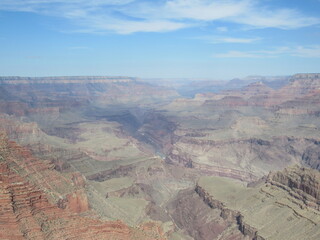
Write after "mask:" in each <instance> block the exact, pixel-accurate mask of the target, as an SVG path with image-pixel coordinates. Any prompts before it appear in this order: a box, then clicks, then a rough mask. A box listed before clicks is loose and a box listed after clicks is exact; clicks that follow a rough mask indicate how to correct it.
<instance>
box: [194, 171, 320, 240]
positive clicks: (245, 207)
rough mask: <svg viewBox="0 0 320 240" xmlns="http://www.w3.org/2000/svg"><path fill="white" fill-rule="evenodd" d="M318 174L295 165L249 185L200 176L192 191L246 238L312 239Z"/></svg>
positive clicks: (319, 221)
mask: <svg viewBox="0 0 320 240" xmlns="http://www.w3.org/2000/svg"><path fill="white" fill-rule="evenodd" d="M319 177H320V173H319V171H317V170H313V169H307V168H301V167H298V166H294V167H290V168H287V169H285V170H284V171H282V172H274V173H270V174H269V176H268V177H267V178H266V179H264V180H263V181H261V182H260V183H257V184H255V185H252V187H246V186H244V185H243V184H242V183H240V182H236V181H234V180H230V179H226V178H217V177H202V178H200V180H199V182H198V184H197V186H196V188H195V191H196V192H197V193H198V195H199V196H200V197H201V198H202V199H203V201H204V202H205V203H206V204H207V205H208V206H210V207H211V208H213V209H216V210H219V211H221V214H220V216H221V217H222V218H223V219H224V220H226V221H228V222H229V223H230V224H231V223H234V224H237V225H238V228H239V230H240V231H241V232H242V234H243V235H244V236H246V237H249V239H261V240H262V239H274V240H276V239H279V240H280V239H286V238H289V239H293V240H295V239H297V240H299V239H310V240H311V239H318V238H319V237H320V231H319V229H320V228H319V226H320V212H319V204H320V203H319V199H318V198H319ZM306 229H308V231H306ZM222 239H223V238H222Z"/></svg>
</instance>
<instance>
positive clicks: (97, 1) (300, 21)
mask: <svg viewBox="0 0 320 240" xmlns="http://www.w3.org/2000/svg"><path fill="white" fill-rule="evenodd" d="M264 3H265V4H266V2H264ZM0 10H7V11H24V12H35V13H38V14H43V15H51V16H58V17H62V18H66V19H69V20H70V21H72V22H73V23H74V24H76V25H78V26H80V27H81V28H82V30H85V31H87V32H116V33H119V34H130V33H134V32H165V31H175V30H178V29H182V28H188V27H195V26H203V25H204V24H210V23H212V22H215V21H219V22H220V23H221V22H222V23H223V22H229V23H230V22H231V23H236V24H241V25H244V26H247V27H252V28H269V27H272V28H280V29H294V28H300V27H305V26H310V25H314V24H318V23H319V22H320V20H319V18H318V17H309V16H305V15H303V14H302V13H300V12H298V11H296V10H293V9H286V8H282V9H274V8H271V7H267V6H265V5H262V3H261V2H260V3H259V1H255V0H215V1H214V0H161V1H160V0H154V1H139V0H68V1H63V0H1V1H0ZM217 30H218V31H227V30H228V29H227V28H225V27H221V28H220V30H219V29H217Z"/></svg>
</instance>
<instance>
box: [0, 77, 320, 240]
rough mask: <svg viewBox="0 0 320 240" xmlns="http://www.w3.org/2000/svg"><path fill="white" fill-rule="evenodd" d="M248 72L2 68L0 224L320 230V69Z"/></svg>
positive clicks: (36, 230)
mask: <svg viewBox="0 0 320 240" xmlns="http://www.w3.org/2000/svg"><path fill="white" fill-rule="evenodd" d="M254 80H259V81H258V82H254ZM206 84H209V85H210V86H211V87H210V88H209V87H208V88H207V89H211V90H213V91H212V92H210V93H208V92H201V91H202V90H203V89H205V87H204V86H206ZM241 84H242V85H241ZM241 84H240V85H239V84H238V83H237V84H236V83H235V82H234V83H233V85H232V83H231V85H230V86H237V87H234V90H226V88H225V87H222V85H219V86H218V87H217V89H212V88H214V86H215V85H214V84H212V83H207V82H204V83H202V85H199V86H201V88H199V89H200V90H199V91H198V92H194V93H195V94H196V95H195V97H194V98H183V97H181V96H179V94H178V93H177V91H176V90H174V89H172V88H169V87H159V86H154V85H152V84H150V83H145V82H142V81H141V80H139V79H135V78H127V77H47V78H20V77H1V78H0V92H1V96H0V130H1V132H3V134H4V135H2V137H1V146H0V147H1V180H0V181H1V194H2V197H1V199H3V205H2V204H1V214H2V215H1V219H2V220H3V221H1V223H0V236H1V237H2V238H4V239H6V238H7V239H72V238H74V239H150V240H151V239H172V240H179V239H186V240H188V239H195V240H209V239H221V240H222V239H230V240H235V239H239V240H240V239H317V238H319V237H320V235H319V234H320V232H319V229H320V228H319V224H320V219H319V192H320V189H319V170H320V148H319V146H320V121H319V116H320V90H319V89H320V76H319V74H299V75H294V76H292V77H284V78H275V79H253V80H252V79H249V80H245V81H243V82H242V83H241ZM247 84H248V85H247ZM180 90H181V91H185V90H186V89H185V86H184V87H183V88H181V89H180ZM181 91H178V92H181ZM193 91H195V90H193ZM186 95H188V94H186ZM5 136H7V137H8V138H9V140H10V141H8V140H6V137H5ZM13 141H14V142H13ZM292 166H294V167H292ZM285 168H287V169H286V170H284V169H285ZM270 171H272V173H270ZM248 183H249V184H248ZM247 184H248V187H247ZM58 215H59V216H62V217H61V219H59V218H58V217H57V216H58ZM26 221H30V222H31V223H32V224H30V225H27V224H26ZM74 229H79V231H74ZM1 234H2V235H1ZM10 236H15V237H16V238H12V237H10ZM302 237H304V238H302Z"/></svg>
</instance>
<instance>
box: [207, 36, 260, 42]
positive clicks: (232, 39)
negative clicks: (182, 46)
mask: <svg viewBox="0 0 320 240" xmlns="http://www.w3.org/2000/svg"><path fill="white" fill-rule="evenodd" d="M201 39H203V40H205V41H207V42H209V43H213V44H217V43H253V42H256V41H259V40H261V38H236V37H201Z"/></svg>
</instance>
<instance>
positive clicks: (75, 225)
mask: <svg viewBox="0 0 320 240" xmlns="http://www.w3.org/2000/svg"><path fill="white" fill-rule="evenodd" d="M42 174H43V175H42ZM72 179H73V180H74V183H76V187H78V188H79V187H80V186H81V185H82V184H83V183H82V182H81V181H82V180H81V178H80V177H79V176H77V174H75V175H73V177H72ZM71 181H72V180H70V182H69V180H68V179H66V178H65V179H63V177H62V176H61V175H59V174H58V173H57V172H55V170H52V168H51V167H50V165H49V164H48V163H42V162H41V161H39V160H37V159H35V158H33V157H32V156H31V155H30V152H28V151H27V150H26V149H24V148H21V147H19V146H17V145H16V144H15V143H13V142H9V141H8V140H7V139H6V138H5V137H4V136H3V135H1V136H0V213H1V214H0V239H9V240H19V239H30V240H31V239H32V240H33V239H35V240H38V239H39V240H42V239H52V240H58V239H83V240H85V239H97V240H98V239H123V240H128V239H132V240H134V239H136V240H138V239H148V240H151V239H165V238H164V236H163V234H162V231H161V229H160V228H159V226H158V225H157V224H156V223H146V224H144V225H142V226H140V227H137V228H130V227H128V226H127V225H125V224H123V223H122V222H120V221H117V222H105V221H100V220H98V219H95V215H92V214H89V212H88V202H87V197H86V195H85V192H84V191H83V189H81V188H80V189H78V190H76V191H74V192H71V193H69V194H67V195H66V200H65V201H58V202H57V204H56V203H55V197H53V196H52V195H58V194H59V191H60V192H61V191H62V189H61V188H64V187H67V186H72V185H73V184H72V182H71ZM64 183H67V185H65V186H63V185H64ZM58 190H59V191H58ZM66 190H67V189H65V191H66ZM69 190H70V189H69ZM86 212H88V217H83V216H80V215H79V214H78V213H86Z"/></svg>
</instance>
